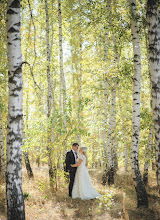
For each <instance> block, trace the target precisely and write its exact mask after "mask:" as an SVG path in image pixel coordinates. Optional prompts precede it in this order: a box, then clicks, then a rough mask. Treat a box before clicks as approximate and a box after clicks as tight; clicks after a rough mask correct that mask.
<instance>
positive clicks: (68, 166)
mask: <svg viewBox="0 0 160 220" xmlns="http://www.w3.org/2000/svg"><path fill="white" fill-rule="evenodd" d="M65 164H66V167H65V171H66V172H76V169H77V167H71V164H75V157H74V153H73V151H72V150H70V151H68V152H67V154H66V160H65Z"/></svg>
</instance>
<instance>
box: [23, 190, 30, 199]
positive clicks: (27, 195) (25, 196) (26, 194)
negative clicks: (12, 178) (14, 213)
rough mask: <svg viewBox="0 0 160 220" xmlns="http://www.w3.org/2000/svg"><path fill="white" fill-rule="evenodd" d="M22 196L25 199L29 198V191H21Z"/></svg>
mask: <svg viewBox="0 0 160 220" xmlns="http://www.w3.org/2000/svg"><path fill="white" fill-rule="evenodd" d="M23 198H24V200H27V199H28V198H29V193H28V192H24V193H23Z"/></svg>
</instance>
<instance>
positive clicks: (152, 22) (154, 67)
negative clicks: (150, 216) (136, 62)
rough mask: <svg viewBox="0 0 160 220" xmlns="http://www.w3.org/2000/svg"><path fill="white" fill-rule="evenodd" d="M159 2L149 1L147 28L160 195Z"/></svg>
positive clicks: (156, 0) (155, 0)
mask: <svg viewBox="0 0 160 220" xmlns="http://www.w3.org/2000/svg"><path fill="white" fill-rule="evenodd" d="M158 5H159V1H158V0H148V1H147V15H146V18H147V27H148V46H149V53H148V54H149V72H150V77H151V84H152V110H153V119H154V128H155V152H156V167H157V183H158V189H159V193H160V134H159V130H160V120H159V118H160V100H159V91H160V20H159V10H158Z"/></svg>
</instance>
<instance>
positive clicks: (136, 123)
mask: <svg viewBox="0 0 160 220" xmlns="http://www.w3.org/2000/svg"><path fill="white" fill-rule="evenodd" d="M129 4H130V12H131V20H130V23H131V34H132V41H133V54H134V76H133V112H132V143H131V167H132V175H133V181H134V186H135V189H136V193H137V203H138V207H139V206H143V205H145V206H148V197H147V193H146V189H145V186H144V183H143V181H142V177H141V173H140V169H139V159H138V148H139V130H140V78H141V54H140V43H139V34H138V26H137V21H136V0H129Z"/></svg>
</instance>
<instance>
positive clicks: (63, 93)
mask: <svg viewBox="0 0 160 220" xmlns="http://www.w3.org/2000/svg"><path fill="white" fill-rule="evenodd" d="M61 14H62V12H61V0H58V23H59V66H60V110H61V105H62V104H61V100H63V125H64V130H65V133H67V118H66V83H65V76H64V70H63V46H62V15H61ZM62 97H63V99H62Z"/></svg>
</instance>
